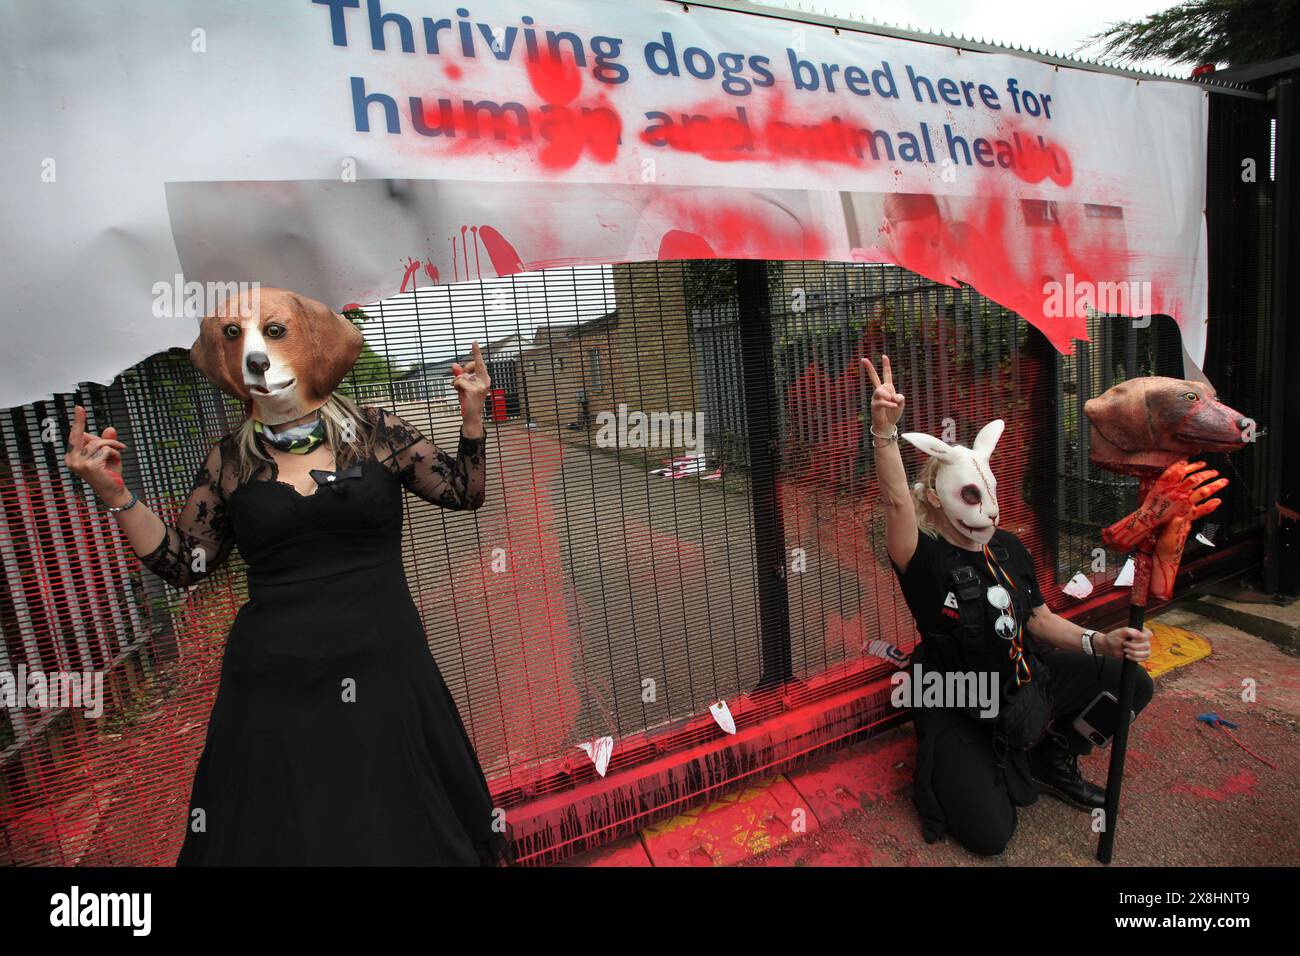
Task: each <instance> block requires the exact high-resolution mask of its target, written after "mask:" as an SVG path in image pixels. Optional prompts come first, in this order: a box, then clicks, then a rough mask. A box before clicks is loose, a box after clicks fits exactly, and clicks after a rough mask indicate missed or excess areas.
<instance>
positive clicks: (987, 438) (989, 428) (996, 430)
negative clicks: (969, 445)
mask: <svg viewBox="0 0 1300 956" xmlns="http://www.w3.org/2000/svg"><path fill="white" fill-rule="evenodd" d="M1006 424H1007V423H1006V422H1004V421H1003V420H1002V419H1000V418H995V419H993V421H991V422H989V423H988V424H987V425H985V426H984V427H983V428H981V429H980V433H979V434H978V435H976V436H975V447H974V449H973V451H974V452H975V454H977V455H979V456H980V457H981V458H983V459H984V460H985V461H988V460H989V456H990V455H992V454H993V449H994V448H996V447H997V444H998V439H999V438H1001V437H1002V429H1004V428H1005V427H1006Z"/></svg>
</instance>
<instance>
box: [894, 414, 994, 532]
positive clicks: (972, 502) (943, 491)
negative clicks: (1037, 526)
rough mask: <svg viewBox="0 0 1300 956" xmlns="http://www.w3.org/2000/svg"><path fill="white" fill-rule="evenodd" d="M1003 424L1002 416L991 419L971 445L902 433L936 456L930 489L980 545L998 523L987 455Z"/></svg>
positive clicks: (955, 522)
mask: <svg viewBox="0 0 1300 956" xmlns="http://www.w3.org/2000/svg"><path fill="white" fill-rule="evenodd" d="M1005 426H1006V423H1005V422H1003V421H1002V419H1000V418H995V419H993V421H991V422H989V423H988V424H987V425H985V426H984V427H983V428H981V429H980V432H979V434H978V435H976V436H975V447H974V448H967V447H966V446H965V445H949V444H947V443H946V442H943V441H940V440H939V439H938V438H935V437H933V436H932V435H927V434H925V433H924V432H908V433H907V434H905V435H903V438H905V439H906V440H907V441H908V442H910V443H911V444H912V445H914V446H915V447H917V448H919V449H920V450H921V451H923V452H925V453H926V454H927V455H929V456H930V457H931V458H936V459H938V460H939V467H938V470H937V471H936V472H935V475H934V487H933V488H932V489H931V490H932V491H933V492H934V494H935V496H936V497H938V499H939V501H938V504H939V507H940V508H942V509H943V513H944V514H945V515H947V516H948V520H949V521H951V522H952V523H953V525H954V527H956V529H957V530H958V531H959V532H961V533H962V534H964V535H965V536H966V537H968V538H970V539H971V540H972V541H975V542H976V543H977V544H981V545H984V544H988V543H989V541H991V540H992V538H993V531H994V529H996V528H997V524H998V483H997V479H996V478H994V477H993V471H992V470H991V469H990V468H989V456H990V455H992V454H993V449H994V448H995V447H996V446H997V443H998V439H999V438H1001V437H1002V429H1003V428H1004V427H1005ZM931 500H932V501H933V499H931Z"/></svg>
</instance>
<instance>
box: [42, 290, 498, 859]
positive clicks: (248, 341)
mask: <svg viewBox="0 0 1300 956" xmlns="http://www.w3.org/2000/svg"><path fill="white" fill-rule="evenodd" d="M361 346H362V338H361V334H360V333H359V332H358V331H357V329H356V327H355V326H353V324H352V323H351V322H349V321H348V320H347V319H345V318H344V317H343V316H341V315H338V314H337V313H335V312H333V311H332V310H330V309H329V308H328V307H326V306H325V305H322V304H321V303H320V302H315V301H313V300H311V299H308V298H306V297H305V296H301V295H298V294H296V293H294V292H289V291H285V290H282V289H268V288H261V289H254V290H251V291H250V292H248V293H247V294H245V295H243V296H240V297H236V298H232V299H230V300H228V301H227V302H226V303H225V304H223V305H222V306H221V307H220V308H219V309H218V310H217V311H216V312H214V313H213V314H212V315H209V316H207V317H205V318H204V319H203V321H202V323H201V326H200V332H199V336H198V339H197V340H196V341H195V343H194V346H193V348H192V349H191V353H190V354H191V359H192V361H193V362H194V364H195V366H196V367H197V368H198V370H199V371H200V372H202V373H203V375H205V376H206V377H207V378H208V379H210V380H211V381H212V382H213V383H214V384H215V385H217V386H218V387H219V388H221V389H222V390H223V391H225V392H227V393H228V394H230V395H232V396H234V397H236V398H238V399H240V400H242V401H243V402H244V403H245V408H246V417H245V419H244V420H243V421H242V422H241V423H240V424H239V425H238V427H236V428H235V429H234V430H233V431H231V432H229V433H228V434H226V435H225V436H224V437H223V438H221V440H220V441H218V442H217V443H216V444H215V445H214V446H213V447H212V448H211V450H210V451H209V452H208V454H207V456H206V458H205V459H204V461H203V462H202V463H200V465H199V467H198V470H197V473H196V474H195V477H194V481H193V485H192V490H191V492H190V494H189V497H188V499H187V501H186V502H185V504H184V507H183V508H182V509H181V511H180V514H179V516H178V517H177V519H176V520H175V521H174V522H171V523H168V522H165V521H164V520H163V519H162V518H160V517H159V516H158V515H156V514H154V513H153V512H152V511H150V510H149V509H148V508H147V507H146V506H145V505H144V504H143V503H141V502H140V501H139V500H138V499H137V498H136V496H135V495H134V494H133V493H132V492H131V491H130V490H129V489H128V488H127V487H125V485H124V483H123V480H122V453H123V452H124V451H125V450H126V445H125V444H124V443H123V442H122V441H120V440H119V439H118V433H117V430H116V429H115V428H112V427H108V428H105V429H104V430H103V432H102V434H100V435H95V434H93V433H91V432H88V431H87V430H86V414H85V411H84V409H82V408H81V407H80V406H78V407H77V408H76V410H75V415H76V420H75V423H74V426H73V429H72V435H71V442H70V445H69V449H68V454H67V463H68V465H69V467H70V468H71V469H72V470H73V471H75V472H76V473H77V474H78V475H80V476H81V477H82V478H83V479H84V480H85V481H86V482H87V483H89V484H90V486H91V487H92V488H93V489H94V490H95V492H96V493H97V494H98V495H99V497H100V498H101V499H102V501H103V502H104V504H105V505H107V506H108V508H109V510H110V511H111V512H112V513H113V515H114V516H115V518H116V519H117V522H118V524H119V526H120V527H121V529H122V531H123V532H124V534H125V535H126V537H127V539H128V540H129V542H130V544H131V547H132V548H133V549H134V550H135V553H136V554H137V555H138V556H139V558H140V560H141V562H142V563H143V564H144V566H145V567H147V568H149V569H150V570H151V571H153V572H154V573H155V574H157V575H158V576H159V577H160V578H162V579H163V580H164V581H166V582H167V583H169V584H172V585H174V586H176V587H189V586H191V585H193V584H195V583H197V582H199V581H200V580H202V579H203V578H205V577H207V576H208V575H210V574H211V573H212V572H213V571H215V570H216V569H217V567H219V566H220V565H221V564H222V562H223V561H225V559H226V557H227V556H228V555H229V553H230V551H231V549H232V548H234V547H238V548H239V550H240V553H241V555H242V557H243V559H244V561H245V563H246V564H247V567H248V592H249V601H248V603H246V604H245V605H244V606H243V607H242V608H240V610H239V613H238V615H237V616H236V617H235V621H234V624H233V626H232V627H231V628H230V634H229V637H228V640H227V643H226V649H225V657H224V660H223V663H222V668H221V680H220V687H219V690H218V693H217V697H216V701H215V703H214V705H213V709H212V715H211V719H210V721H209V725H208V730H207V738H206V742H205V745H204V748H203V752H202V756H201V758H200V759H199V762H198V768H197V771H196V773H195V776H194V782H193V788H192V794H191V799H190V813H189V815H188V817H187V824H188V825H187V828H186V831H185V835H184V841H183V845H182V847H181V850H180V856H179V859H178V864H180V865H242V864H250V865H280V864H305V865H316V864H331V865H332V864H362V865H365V864H385V865H388V864H442V865H480V864H495V863H499V862H502V861H504V860H506V859H507V858H508V856H509V850H508V845H507V843H506V839H505V836H504V834H502V833H501V832H499V830H500V827H499V825H498V817H499V814H497V813H495V812H494V809H493V806H492V802H491V798H490V796H489V793H488V787H487V784H486V782H485V779H484V776H483V772H482V770H481V769H480V767H479V763H478V760H477V758H476V757H475V754H474V752H473V750H472V748H471V746H470V743H469V739H468V737H467V736H466V733H465V730H464V727H463V725H462V723H461V719H460V716H459V714H458V713H457V710H456V705H455V702H454V701H453V699H452V697H451V695H450V693H449V692H448V690H447V686H446V684H445V683H444V682H443V679H442V676H441V674H440V673H439V671H438V667H437V665H436V664H435V663H434V660H433V658H432V657H431V656H430V654H429V648H428V644H427V643H426V639H425V634H424V630H423V628H422V626H421V623H420V617H419V614H418V612H417V611H416V608H415V605H414V603H413V602H412V600H411V594H410V591H409V590H408V587H407V582H406V578H405V575H404V572H403V566H402V550H401V537H402V527H403V518H402V512H403V489H405V490H407V491H410V492H412V493H414V494H415V495H417V496H419V497H420V498H422V499H424V500H425V501H428V502H430V503H432V504H435V505H438V506H440V507H442V508H448V509H452V510H461V509H470V510H472V509H476V508H478V507H479V506H480V505H481V504H482V503H483V500H484V497H485V484H486V466H485V453H486V445H487V439H486V437H485V434H484V429H483V402H484V397H485V396H486V394H487V389H488V386H489V384H490V381H489V378H488V374H487V368H486V366H485V364H484V361H483V356H482V353H481V352H480V350H479V347H478V343H477V342H476V343H474V346H473V361H471V362H468V363H467V364H465V365H464V366H461V365H459V364H456V365H453V366H452V375H453V376H454V377H453V379H452V385H453V386H454V387H455V389H456V390H457V391H458V392H459V394H460V398H461V403H462V410H461V419H460V435H459V441H458V447H457V452H456V455H455V456H454V457H453V456H452V455H450V454H448V453H447V452H446V451H444V450H443V449H441V448H438V447H437V446H435V445H434V443H433V442H432V441H430V440H429V439H428V438H426V437H424V436H423V435H422V434H421V433H420V432H419V430H417V429H416V428H415V427H414V426H413V425H411V424H409V423H408V422H406V421H404V420H403V419H402V418H400V417H399V416H398V415H397V414H395V413H394V412H392V411H389V410H387V409H384V408H381V407H371V406H365V407H358V406H357V405H355V404H354V403H353V402H352V401H351V400H350V399H349V398H348V397H347V396H346V395H344V394H343V393H342V392H340V391H337V388H338V385H339V383H340V382H341V381H342V379H343V377H344V375H346V373H347V372H348V370H349V369H350V368H351V367H352V365H353V363H354V362H355V361H356V359H357V357H358V355H359V354H360V351H361Z"/></svg>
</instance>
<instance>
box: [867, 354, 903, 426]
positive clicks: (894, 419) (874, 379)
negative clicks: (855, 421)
mask: <svg viewBox="0 0 1300 956" xmlns="http://www.w3.org/2000/svg"><path fill="white" fill-rule="evenodd" d="M880 364H881V367H882V368H883V369H884V370H885V378H884V381H881V378H880V376H879V375H878V374H877V373H876V367H875V366H874V365H872V364H871V359H869V358H863V359H862V367H863V368H865V369H866V370H867V374H868V375H869V376H871V384H872V386H874V387H875V391H874V392H872V393H871V427H872V428H873V429H874V430H875V431H877V432H879V433H881V434H885V433H887V432H889V431H890V430H891V429H893V428H894V426H895V425H897V424H898V420H899V419H900V418H902V417H903V405H904V403H905V402H906V401H907V400H906V399H905V398H904V397H903V393H902V392H900V391H897V390H896V389H895V388H894V369H893V366H891V365H890V364H889V356H888V355H882V356H880Z"/></svg>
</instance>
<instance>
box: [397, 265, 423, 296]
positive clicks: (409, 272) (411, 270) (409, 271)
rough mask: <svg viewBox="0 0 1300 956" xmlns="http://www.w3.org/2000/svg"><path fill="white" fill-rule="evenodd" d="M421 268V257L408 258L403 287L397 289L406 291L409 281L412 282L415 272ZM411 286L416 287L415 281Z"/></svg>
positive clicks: (403, 274) (403, 276)
mask: <svg viewBox="0 0 1300 956" xmlns="http://www.w3.org/2000/svg"><path fill="white" fill-rule="evenodd" d="M419 268H420V260H419V259H410V258H408V259H407V260H406V271H405V272H404V273H402V287H401V288H400V289H398V290H397V291H398V292H399V293H402V292H405V291H406V284H407V283H408V282H411V280H412V279H414V278H415V273H416V272H417V271H419ZM411 288H412V289H414V288H415V284H414V283H412V285H411Z"/></svg>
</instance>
